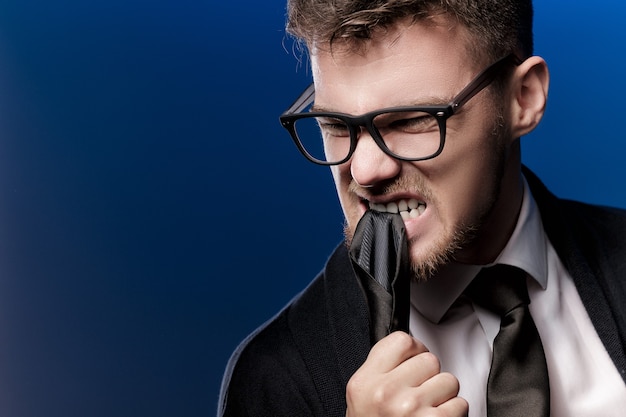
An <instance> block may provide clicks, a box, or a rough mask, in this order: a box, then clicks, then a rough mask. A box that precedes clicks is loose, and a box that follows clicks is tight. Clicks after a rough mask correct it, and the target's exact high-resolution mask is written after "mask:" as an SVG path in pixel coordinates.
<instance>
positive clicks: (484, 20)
mask: <svg viewBox="0 0 626 417" xmlns="http://www.w3.org/2000/svg"><path fill="white" fill-rule="evenodd" d="M439 14H445V15H447V16H449V17H451V18H452V19H455V20H456V21H458V22H459V23H461V24H463V25H464V26H465V27H466V28H467V29H468V30H469V33H470V35H471V37H472V39H471V45H470V48H471V49H472V50H471V51H470V52H471V53H473V54H474V55H478V56H477V57H481V58H483V59H485V60H491V61H493V60H495V59H497V58H500V57H502V56H505V55H507V54H510V53H515V54H516V55H517V56H518V57H519V58H522V59H525V58H527V57H529V56H530V55H532V52H533V35H532V19H533V7H532V0H288V5H287V31H288V32H289V33H290V34H292V35H293V36H295V37H296V38H297V39H298V40H300V41H301V42H304V44H305V45H307V46H308V47H312V46H313V45H320V44H329V45H331V46H332V44H333V43H335V42H337V41H342V43H346V44H349V45H352V46H354V47H359V45H362V44H363V43H364V41H365V40H367V39H370V38H371V37H372V35H373V34H374V33H375V32H377V31H381V30H382V31H384V30H385V29H386V28H389V27H390V26H392V25H393V24H395V23H396V22H398V21H400V20H403V19H407V18H408V19H413V21H420V20H426V19H429V18H432V17H434V16H436V15H439Z"/></svg>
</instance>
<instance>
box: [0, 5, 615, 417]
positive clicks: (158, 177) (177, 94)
mask: <svg viewBox="0 0 626 417" xmlns="http://www.w3.org/2000/svg"><path fill="white" fill-rule="evenodd" d="M268 3H270V2H258V1H239V2H211V1H210V0H203V1H196V0H177V1H173V0H156V1H146V0H124V1H122V0H107V1H103V0H95V1H90V2H86V1H78V0H60V1H56V2H44V1H38V0H21V1H18V0H3V1H2V2H1V3H0V414H1V415H2V416H21V417H24V416H44V415H45V416H47V417H55V416H59V417H60V416H63V417H68V416H206V415H213V414H214V413H215V407H216V402H217V395H218V389H219V383H220V380H221V375H222V372H223V370H224V367H225V365H226V361H227V359H228V357H229V355H230V353H231V352H232V350H233V349H234V348H235V346H236V345H237V343H238V342H239V341H240V340H241V339H243V338H244V337H245V336H246V335H247V334H248V333H249V332H250V331H252V330H253V329H254V328H256V327H257V326H258V325H260V324H261V323H262V322H264V321H265V320H267V319H268V318H269V317H271V316H272V315H273V314H274V313H275V312H277V311H278V310H279V309H280V308H281V307H282V306H283V305H284V304H285V303H286V302H287V301H288V300H289V299H290V298H291V297H292V296H293V295H294V294H295V293H296V292H297V291H299V290H300V289H302V288H303V287H304V286H305V285H306V284H307V283H308V282H309V281H310V279H311V278H312V277H313V275H314V274H315V273H316V272H317V271H318V270H319V269H320V268H321V266H322V264H323V262H324V260H325V259H326V256H327V255H328V253H329V252H330V250H331V249H332V248H333V247H334V246H335V245H336V244H337V243H338V242H339V240H340V239H341V225H342V217H341V212H340V209H339V205H338V203H337V199H336V196H335V193H334V189H333V185H332V182H331V179H330V175H329V173H328V171H327V170H326V169H324V168H319V167H316V166H312V165H310V164H308V163H306V162H305V161H304V160H303V159H302V158H300V157H299V155H298V153H297V151H296V149H295V147H294V146H293V145H292V144H291V142H290V140H289V138H288V136H287V135H286V133H284V132H283V131H281V128H280V126H279V124H278V123H277V117H278V115H279V114H280V113H281V112H282V111H283V110H284V108H285V107H286V106H287V105H288V104H290V103H291V101H292V100H293V99H294V98H295V96H296V94H297V93H299V92H300V90H301V89H302V88H304V87H305V86H306V84H307V82H308V79H309V78H308V74H307V71H306V69H305V68H304V67H303V66H299V65H298V62H297V60H296V59H295V57H294V55H293V54H292V53H291V44H290V42H289V41H286V39H285V34H284V31H283V24H284V22H283V21H284V8H283V3H282V2H281V1H273V2H271V5H268ZM625 20H626V5H625V4H624V3H623V2H621V1H618V0H600V1H597V2H595V3H594V4H593V8H592V9H590V7H589V6H585V3H582V2H571V1H568V0H553V1H546V0H544V1H538V2H537V4H536V51H537V53H538V54H540V55H543V56H544V57H545V58H546V59H547V60H548V63H549V65H550V68H551V72H552V86H551V94H550V100H549V107H548V111H547V114H546V117H545V119H544V122H543V123H542V125H541V127H540V128H539V129H538V130H536V131H535V132H534V133H533V134H531V135H530V136H528V137H527V138H525V139H524V141H523V143H524V152H525V155H524V159H525V161H526V163H527V164H528V165H529V166H530V167H531V168H533V169H534V170H535V171H536V172H537V173H538V174H540V176H541V177H542V178H543V179H544V181H545V182H546V183H547V184H548V186H550V187H551V188H552V190H553V191H554V192H556V193H557V194H559V195H561V196H565V197H571V198H576V199H582V200H586V201H591V202H595V203H600V204H610V205H616V206H622V207H626V195H625V193H624V180H625V179H626V163H625V162H626V161H625V159H624V152H625V150H626V147H625V143H626V133H625V132H624V127H623V125H624V122H623V120H624V114H623V109H622V107H623V106H622V103H621V102H622V98H623V96H625V95H626V81H625V78H624V72H625V71H624V70H625V62H624V56H625V54H624V52H625V50H624V46H623V44H624V40H625V35H624V33H623V29H622V27H623V22H624V21H625Z"/></svg>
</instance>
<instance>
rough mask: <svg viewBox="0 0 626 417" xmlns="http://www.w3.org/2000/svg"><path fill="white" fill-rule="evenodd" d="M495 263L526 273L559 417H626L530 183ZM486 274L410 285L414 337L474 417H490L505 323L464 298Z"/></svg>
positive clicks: (470, 272) (462, 271) (459, 270)
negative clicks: (494, 358)
mask: <svg viewBox="0 0 626 417" xmlns="http://www.w3.org/2000/svg"><path fill="white" fill-rule="evenodd" d="M494 263H502V264H509V265H514V266H517V267H520V268H522V269H523V270H525V271H526V272H527V273H528V274H529V275H530V277H531V278H529V280H528V292H529V295H530V300H531V303H530V306H529V308H530V312H531V314H532V316H533V320H534V321H535V324H536V326H537V330H538V331H539V335H540V336H541V341H542V343H543V347H544V351H545V355H546V361H547V363H548V373H549V377H550V406H551V416H553V417H598V416H602V417H612V416H615V417H617V416H626V385H625V384H624V381H623V380H622V378H621V376H620V375H619V373H618V371H617V369H616V368H615V366H614V365H613V362H612V361H611V358H610V357H609V355H608V353H607V351H606V349H605V348H604V345H603V344H602V342H601V341H600V338H599V337H598V334H597V333H596V331H595V329H594V327H593V325H592V324H591V320H590V319H589V316H588V315H587V311H586V310H585V308H584V306H583V304H582V301H581V300H580V296H579V295H578V292H577V291H576V288H575V286H574V282H573V281H572V278H571V276H570V275H569V273H568V272H567V270H566V269H565V267H564V266H563V264H562V263H561V261H560V259H559V258H558V256H557V254H556V252H555V250H554V248H553V247H552V244H551V243H550V241H549V240H548V238H547V236H546V234H545V232H544V229H543V224H542V222H541V216H540V214H539V211H538V209H537V204H536V203H535V200H534V199H533V197H532V195H531V193H530V190H529V188H528V185H527V184H526V182H525V181H524V199H523V202H522V208H521V212H520V216H519V219H518V222H517V225H516V227H515V230H514V232H513V235H512V236H511V238H510V240H509V242H508V243H507V245H506V246H505V248H504V250H503V251H502V253H501V254H500V256H499V257H498V259H497V260H496V261H495V262H494ZM480 269H481V266H476V265H461V264H452V265H449V266H448V267H447V268H446V269H445V270H444V271H441V273H440V274H439V275H438V276H437V277H434V278H433V279H430V280H429V281H427V282H424V283H418V284H415V283H413V284H411V316H410V331H411V334H412V335H413V337H415V338H417V339H419V340H421V341H422V342H423V343H424V344H425V345H426V346H427V347H428V349H429V350H430V351H431V352H433V353H434V354H435V355H437V357H438V358H439V360H440V361H441V367H442V371H445V372H450V373H452V374H453V375H455V376H456V377H457V378H458V380H459V382H460V387H461V388H460V393H459V396H461V397H463V398H465V399H466V400H467V401H468V402H469V404H470V411H469V417H484V416H486V415H487V412H486V389H487V378H488V376H489V369H490V366H491V352H492V345H493V340H494V339H495V337H496V335H497V334H498V331H499V330H500V318H499V317H497V316H496V315H494V314H492V313H491V312H489V311H487V310H485V309H483V308H481V307H479V306H476V305H474V304H473V303H472V302H471V301H470V300H469V299H468V298H466V297H465V296H463V295H462V293H463V290H464V289H465V288H466V287H467V285H468V284H469V283H470V282H471V280H472V279H473V278H474V276H476V274H477V273H478V271H479V270H480Z"/></svg>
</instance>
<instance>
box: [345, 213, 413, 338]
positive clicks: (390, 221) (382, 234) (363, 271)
mask: <svg viewBox="0 0 626 417" xmlns="http://www.w3.org/2000/svg"><path fill="white" fill-rule="evenodd" d="M350 259H351V260H352V266H353V269H354V271H355V272H356V275H357V276H358V278H359V282H360V284H361V288H362V289H363V293H364V295H365V298H366V300H367V304H368V308H369V317H370V339H371V343H372V345H373V344H374V343H376V342H378V341H379V340H380V339H382V338H383V337H385V336H387V335H388V334H389V333H390V332H392V331H395V330H404V331H405V332H407V333H408V331H409V309H410V295H409V289H410V279H409V257H408V246H407V240H406V232H405V228H404V222H403V221H402V217H401V216H400V215H399V214H391V213H381V212H377V211H372V210H368V211H366V212H365V214H364V215H363V217H362V218H361V220H360V221H359V224H358V225H357V228H356V231H355V233H354V237H353V239H352V244H351V245H350Z"/></svg>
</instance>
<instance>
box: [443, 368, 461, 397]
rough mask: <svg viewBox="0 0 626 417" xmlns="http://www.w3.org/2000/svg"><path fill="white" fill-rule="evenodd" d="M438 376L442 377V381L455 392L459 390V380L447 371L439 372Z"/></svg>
mask: <svg viewBox="0 0 626 417" xmlns="http://www.w3.org/2000/svg"><path fill="white" fill-rule="evenodd" d="M439 378H441V379H443V383H444V384H445V385H446V386H448V387H450V388H451V389H452V390H454V392H455V393H457V394H458V392H459V388H460V385H459V380H458V379H457V378H456V377H455V376H454V375H452V374H451V373H449V372H442V373H441V374H439Z"/></svg>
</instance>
